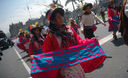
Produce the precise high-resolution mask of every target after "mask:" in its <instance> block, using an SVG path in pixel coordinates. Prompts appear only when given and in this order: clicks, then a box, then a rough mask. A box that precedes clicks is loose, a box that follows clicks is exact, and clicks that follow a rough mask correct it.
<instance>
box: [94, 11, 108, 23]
mask: <svg viewBox="0 0 128 78" xmlns="http://www.w3.org/2000/svg"><path fill="white" fill-rule="evenodd" d="M92 14H93V16H94V19H95V20H96V21H98V22H100V23H102V24H103V25H104V26H106V24H105V23H104V22H103V21H102V20H101V19H100V18H98V17H97V15H95V14H94V13H92Z"/></svg>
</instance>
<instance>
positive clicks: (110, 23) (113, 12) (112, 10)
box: [107, 8, 118, 28]
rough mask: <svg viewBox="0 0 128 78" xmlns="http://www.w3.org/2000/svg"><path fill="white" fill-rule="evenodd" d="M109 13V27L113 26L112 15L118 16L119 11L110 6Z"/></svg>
mask: <svg viewBox="0 0 128 78" xmlns="http://www.w3.org/2000/svg"><path fill="white" fill-rule="evenodd" d="M107 14H108V18H109V21H108V23H109V28H113V24H112V21H111V20H112V16H118V13H117V11H116V10H114V9H111V8H109V9H108V11H107Z"/></svg>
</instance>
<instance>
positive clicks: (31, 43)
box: [28, 41, 42, 56]
mask: <svg viewBox="0 0 128 78" xmlns="http://www.w3.org/2000/svg"><path fill="white" fill-rule="evenodd" d="M36 43H37V42H35V41H31V42H30V44H29V51H28V53H29V56H30V55H33V51H34V50H38V49H40V48H42V45H41V44H40V43H37V45H38V47H37V46H36V45H35V44H36Z"/></svg>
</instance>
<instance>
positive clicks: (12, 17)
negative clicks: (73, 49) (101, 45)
mask: <svg viewBox="0 0 128 78" xmlns="http://www.w3.org/2000/svg"><path fill="white" fill-rule="evenodd" d="M94 1H95V0H85V2H88V3H90V2H91V3H94ZM39 2H41V3H43V4H46V5H49V4H50V3H52V0H0V29H2V30H3V31H4V32H6V33H7V32H9V24H11V23H12V22H13V23H17V22H19V21H21V22H23V23H25V22H26V21H27V20H28V18H30V16H29V12H28V10H27V7H26V5H28V6H29V7H30V13H31V16H32V18H39V17H40V16H41V13H42V14H44V12H45V11H47V10H48V8H47V7H45V6H42V5H38V3H39ZM65 2H66V0H61V3H62V5H65ZM69 7H70V8H69ZM64 8H65V9H67V8H68V9H69V10H70V11H72V10H73V8H72V4H71V3H69V4H68V5H67V6H66V7H64Z"/></svg>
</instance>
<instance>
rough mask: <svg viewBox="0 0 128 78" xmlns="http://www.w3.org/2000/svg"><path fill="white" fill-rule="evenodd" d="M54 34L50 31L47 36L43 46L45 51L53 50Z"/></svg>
mask: <svg viewBox="0 0 128 78" xmlns="http://www.w3.org/2000/svg"><path fill="white" fill-rule="evenodd" d="M52 35H53V34H52V33H49V34H48V35H47V36H46V38H45V40H44V43H43V46H42V50H43V52H49V51H52V50H53V47H52V41H51V38H52Z"/></svg>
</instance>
